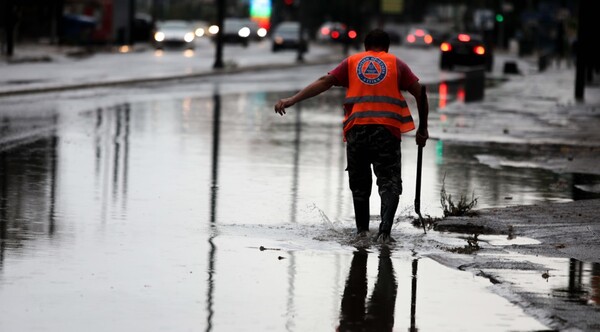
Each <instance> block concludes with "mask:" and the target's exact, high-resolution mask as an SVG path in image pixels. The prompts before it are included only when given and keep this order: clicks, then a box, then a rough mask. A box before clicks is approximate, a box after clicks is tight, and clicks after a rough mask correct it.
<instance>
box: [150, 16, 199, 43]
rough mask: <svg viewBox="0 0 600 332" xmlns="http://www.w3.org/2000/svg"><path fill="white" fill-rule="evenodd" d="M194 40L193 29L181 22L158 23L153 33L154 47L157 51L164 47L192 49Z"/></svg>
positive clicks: (186, 23)
mask: <svg viewBox="0 0 600 332" xmlns="http://www.w3.org/2000/svg"><path fill="white" fill-rule="evenodd" d="M194 39H195V35H194V27H193V26H192V25H191V24H189V23H188V22H186V21H182V20H168V21H163V22H160V23H158V24H157V27H156V32H155V33H154V45H155V47H156V48H157V49H163V48H166V47H183V48H187V49H194V48H195V44H194Z"/></svg>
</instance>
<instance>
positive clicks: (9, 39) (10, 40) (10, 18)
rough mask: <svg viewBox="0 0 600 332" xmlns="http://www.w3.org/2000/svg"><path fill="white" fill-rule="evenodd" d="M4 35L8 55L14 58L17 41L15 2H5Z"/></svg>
mask: <svg viewBox="0 0 600 332" xmlns="http://www.w3.org/2000/svg"><path fill="white" fill-rule="evenodd" d="M3 11H4V33H5V41H6V55H7V56H9V57H12V56H13V53H14V47H15V44H14V43H15V40H14V33H15V32H14V26H15V25H14V11H13V0H5V2H4V8H3Z"/></svg>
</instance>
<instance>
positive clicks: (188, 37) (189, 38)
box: [183, 32, 194, 43]
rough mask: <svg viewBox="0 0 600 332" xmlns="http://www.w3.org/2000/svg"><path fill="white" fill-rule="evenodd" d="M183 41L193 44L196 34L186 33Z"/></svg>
mask: <svg viewBox="0 0 600 332" xmlns="http://www.w3.org/2000/svg"><path fill="white" fill-rule="evenodd" d="M183 40H185V41H186V42H188V43H191V42H192V41H193V40H194V33H193V32H188V33H186V34H185V36H183Z"/></svg>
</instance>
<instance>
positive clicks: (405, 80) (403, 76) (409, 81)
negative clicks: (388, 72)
mask: <svg viewBox="0 0 600 332" xmlns="http://www.w3.org/2000/svg"><path fill="white" fill-rule="evenodd" d="M396 69H397V70H398V87H399V88H400V90H408V88H409V87H410V86H411V85H413V84H414V83H415V82H417V81H418V80H419V78H418V77H417V76H416V75H415V74H414V73H413V72H412V70H410V67H408V65H407V64H406V63H405V62H404V61H402V60H400V59H398V58H396Z"/></svg>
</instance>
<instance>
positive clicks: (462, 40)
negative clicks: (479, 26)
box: [440, 33, 494, 72]
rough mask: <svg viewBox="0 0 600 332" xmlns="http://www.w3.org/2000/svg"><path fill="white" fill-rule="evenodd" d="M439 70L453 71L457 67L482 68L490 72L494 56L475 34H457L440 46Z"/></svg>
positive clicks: (490, 49)
mask: <svg viewBox="0 0 600 332" xmlns="http://www.w3.org/2000/svg"><path fill="white" fill-rule="evenodd" d="M440 50H441V56H440V68H441V69H446V70H452V69H455V67H457V66H468V67H471V66H482V67H484V68H485V70H486V71H488V72H489V71H492V68H493V64H494V54H493V51H492V48H491V47H488V46H487V45H486V44H485V43H484V42H483V39H482V38H481V37H480V36H478V35H475V34H468V33H458V34H455V35H452V36H451V37H450V38H448V39H446V40H445V41H444V42H442V43H441V44H440Z"/></svg>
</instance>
